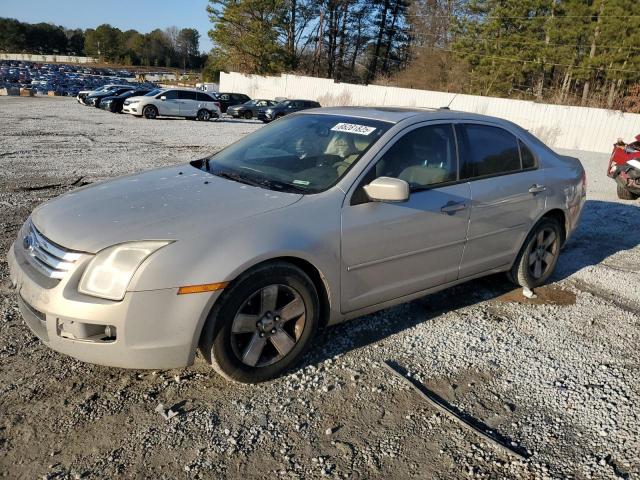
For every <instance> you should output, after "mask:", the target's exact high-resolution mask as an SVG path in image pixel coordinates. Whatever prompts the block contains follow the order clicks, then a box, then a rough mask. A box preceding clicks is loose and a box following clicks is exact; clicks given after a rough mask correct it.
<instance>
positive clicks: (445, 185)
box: [341, 124, 471, 313]
mask: <svg viewBox="0 0 640 480" xmlns="http://www.w3.org/2000/svg"><path fill="white" fill-rule="evenodd" d="M380 176H386V177H397V178H400V179H403V180H406V181H407V182H408V183H409V185H410V186H411V195H410V198H409V200H408V201H407V202H404V203H384V202H371V201H367V200H366V199H363V200H362V201H354V199H355V198H356V197H361V195H354V197H352V201H351V204H350V205H345V206H344V207H343V210H342V267H341V268H342V282H341V292H342V295H341V297H342V311H343V312H345V313H346V312H350V311H353V310H357V309H360V308H364V307H368V306H372V305H376V304H379V303H381V302H385V301H387V300H392V299H395V298H399V297H402V296H405V295H409V294H412V293H416V292H420V291H422V290H425V289H428V288H431V287H434V286H437V285H441V284H444V283H447V282H451V281H454V280H456V279H457V278H458V268H459V265H460V260H461V258H462V252H463V250H464V245H465V241H466V235H467V227H468V224H469V211H470V210H469V205H470V201H471V200H470V187H469V184H468V183H466V182H462V183H460V182H459V179H458V155H457V148H456V141H455V136H454V133H453V127H452V125H450V124H437V125H427V126H418V127H414V128H412V129H411V130H410V131H408V132H407V133H405V134H404V135H403V136H402V137H401V138H400V139H399V140H398V141H396V142H395V143H394V144H393V145H392V146H391V147H390V148H389V149H388V150H386V152H384V153H383V154H382V156H381V157H380V158H379V160H377V161H376V163H375V165H374V167H373V168H372V169H371V170H370V171H369V172H368V173H367V175H366V177H367V180H366V183H368V182H369V181H372V180H373V179H375V178H377V177H380ZM358 193H360V192H358Z"/></svg>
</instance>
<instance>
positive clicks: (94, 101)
mask: <svg viewBox="0 0 640 480" xmlns="http://www.w3.org/2000/svg"><path fill="white" fill-rule="evenodd" d="M134 88H135V87H133V86H129V87H120V88H114V89H113V90H106V91H101V92H93V93H90V94H89V95H87V97H86V98H85V99H84V103H85V105H88V106H90V107H96V108H98V107H99V106H100V102H101V101H102V99H103V98H106V97H110V96H115V95H120V94H122V93H125V92H130V91H132V90H133V89H134Z"/></svg>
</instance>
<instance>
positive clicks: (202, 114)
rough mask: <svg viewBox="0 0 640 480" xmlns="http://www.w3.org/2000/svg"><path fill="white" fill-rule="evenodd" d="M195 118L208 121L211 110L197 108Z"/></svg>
mask: <svg viewBox="0 0 640 480" xmlns="http://www.w3.org/2000/svg"><path fill="white" fill-rule="evenodd" d="M196 119H197V120H199V121H201V122H208V121H209V120H211V112H210V111H209V110H205V109H204V108H203V109H202V110H198V114H197V115H196Z"/></svg>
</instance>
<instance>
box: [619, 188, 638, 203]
mask: <svg viewBox="0 0 640 480" xmlns="http://www.w3.org/2000/svg"><path fill="white" fill-rule="evenodd" d="M618 198H619V199H620V200H635V199H637V198H638V195H636V194H635V193H633V192H630V191H629V190H628V189H626V188H625V187H623V186H622V185H618Z"/></svg>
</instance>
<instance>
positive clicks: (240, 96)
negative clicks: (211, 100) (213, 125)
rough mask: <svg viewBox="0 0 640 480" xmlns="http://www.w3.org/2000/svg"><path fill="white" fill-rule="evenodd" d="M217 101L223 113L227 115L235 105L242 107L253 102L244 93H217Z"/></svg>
mask: <svg viewBox="0 0 640 480" xmlns="http://www.w3.org/2000/svg"><path fill="white" fill-rule="evenodd" d="M215 99H216V101H217V102H218V103H219V104H220V110H221V111H222V113H226V112H227V109H228V108H229V107H232V106H233V105H241V104H243V103H246V102H248V101H249V100H251V99H250V98H249V97H248V96H247V95H245V94H244V93H216V94H215Z"/></svg>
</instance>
